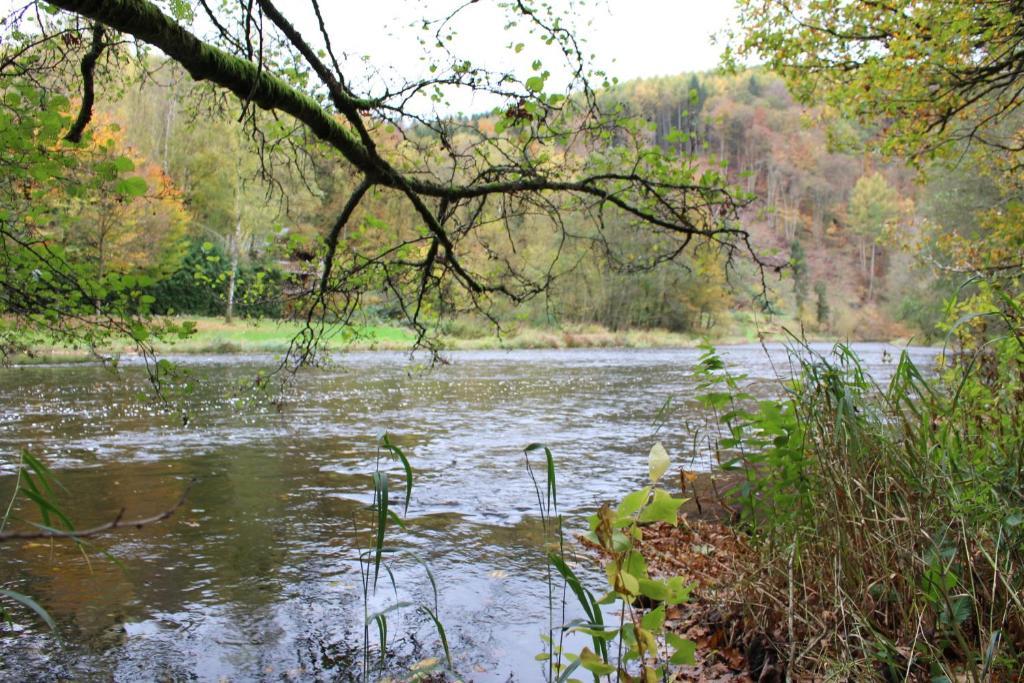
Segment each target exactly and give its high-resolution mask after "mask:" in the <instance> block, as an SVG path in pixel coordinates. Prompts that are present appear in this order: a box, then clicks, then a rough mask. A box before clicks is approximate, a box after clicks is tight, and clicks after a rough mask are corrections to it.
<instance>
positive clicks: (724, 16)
mask: <svg viewBox="0 0 1024 683" xmlns="http://www.w3.org/2000/svg"><path fill="white" fill-rule="evenodd" d="M465 1H466V0H371V1H369V2H358V3H354V2H322V3H321V5H322V7H323V10H324V13H325V22H326V24H327V27H328V31H329V33H330V34H331V36H332V41H333V42H334V47H335V49H336V51H338V52H341V51H344V52H345V53H346V54H347V55H348V59H347V60H346V61H347V62H348V63H347V64H346V65H345V69H346V71H348V72H350V73H352V72H358V71H359V67H358V63H359V59H360V58H362V57H364V56H365V57H367V58H368V61H369V63H372V64H373V65H374V66H375V68H377V69H380V70H381V71H382V72H383V74H384V75H378V76H377V79H378V83H379V82H380V80H381V79H386V78H387V75H386V74H387V73H388V72H390V73H391V74H392V75H393V76H394V77H395V80H403V79H404V78H409V77H410V76H414V75H424V76H425V75H426V71H425V69H426V68H427V66H428V65H429V61H430V60H429V59H426V60H424V59H423V57H424V49H423V47H422V46H421V45H420V43H419V42H418V39H419V38H421V37H423V36H424V35H427V34H425V33H424V32H423V31H422V30H421V28H420V25H421V23H422V22H421V21H419V19H420V18H423V17H426V18H440V17H444V16H446V15H447V14H448V13H450V11H451V9H452V8H453V7H457V6H459V5H462V4H464V3H465ZM550 1H551V3H552V4H553V5H554V6H555V7H556V8H558V9H559V10H561V11H563V12H564V13H566V14H567V15H568V17H567V18H568V19H569V20H570V22H572V23H573V24H574V29H575V32H576V34H577V35H578V36H580V37H582V38H583V39H584V40H585V41H586V45H585V51H586V52H587V53H592V54H593V55H594V59H593V61H592V65H593V66H595V67H597V68H601V69H604V70H605V71H607V72H608V73H609V74H611V75H614V76H617V77H618V78H619V79H621V80H626V79H632V78H638V77H649V76H659V75H667V74H677V73H680V72H683V71H702V70H708V69H713V68H714V67H715V66H716V65H717V64H718V59H719V56H720V54H721V46H720V45H716V44H714V43H713V41H712V35H713V34H714V33H716V32H719V31H721V30H722V29H723V28H725V26H726V24H727V22H728V20H729V19H730V18H731V17H732V15H733V14H734V4H733V0H585V1H584V2H580V1H579V0H550ZM498 4H499V3H498V1H497V0H482V1H480V2H476V3H468V4H467V5H466V7H464V9H463V10H462V11H461V12H460V13H459V15H458V20H457V21H456V22H455V23H454V24H453V28H454V29H455V30H456V31H457V35H456V36H455V38H454V39H453V41H452V44H453V45H454V46H456V47H455V49H456V50H457V52H458V55H459V56H460V58H462V57H465V58H468V59H470V60H471V61H472V62H473V63H474V64H478V65H483V66H486V67H491V68H508V67H510V66H511V67H512V68H513V69H514V70H515V71H516V72H517V73H519V74H524V73H525V75H526V76H528V75H530V74H529V65H530V62H531V61H532V60H533V59H535V58H537V57H542V58H544V59H545V64H544V68H546V69H547V68H550V70H551V71H552V72H553V74H554V76H553V78H552V83H551V85H552V86H554V89H557V75H558V73H559V69H558V66H557V64H556V63H557V62H558V61H559V59H558V56H557V55H556V54H554V53H548V54H547V55H544V48H543V47H542V46H541V47H537V44H538V43H537V41H536V39H534V40H533V41H532V42H531V41H530V40H529V39H528V38H527V37H526V36H525V34H523V33H522V32H521V31H517V30H516V29H512V30H509V29H507V28H506V26H505V24H506V21H507V19H508V15H507V14H506V13H504V12H503V11H501V10H499V9H497V5H498ZM533 4H534V5H538V4H539V3H538V2H534V3H533ZM279 6H280V7H282V8H284V7H287V8H288V11H289V14H290V16H292V17H294V20H295V21H296V23H298V24H305V22H307V21H308V22H310V23H308V24H305V26H303V28H304V29H305V31H306V32H307V35H309V32H310V31H312V32H313V34H314V35H315V34H316V25H315V23H312V21H313V19H312V16H311V15H307V16H306V17H302V14H303V10H304V9H305V7H307V6H306V5H305V3H303V2H295V3H294V4H293V3H292V2H289V3H282V4H281V5H279ZM520 41H522V42H525V43H526V44H527V48H526V49H524V50H523V52H522V54H518V55H517V54H516V53H514V52H513V51H512V50H509V49H508V46H509V45H512V44H515V43H517V42H520ZM399 75H400V77H399ZM356 80H358V79H356ZM452 104H453V108H455V109H458V110H460V111H479V110H481V109H485V108H487V107H489V106H491V105H490V103H487V102H484V101H480V100H479V99H478V100H475V101H474V100H473V99H471V98H463V97H461V96H456V97H455V98H453V103H452Z"/></svg>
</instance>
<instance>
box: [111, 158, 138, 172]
mask: <svg viewBox="0 0 1024 683" xmlns="http://www.w3.org/2000/svg"><path fill="white" fill-rule="evenodd" d="M114 168H115V169H116V170H117V172H118V173H128V172H130V171H134V170H135V162H133V161H132V160H131V159H129V158H128V157H124V156H121V157H117V158H116V159H114Z"/></svg>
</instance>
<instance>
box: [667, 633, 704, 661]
mask: <svg viewBox="0 0 1024 683" xmlns="http://www.w3.org/2000/svg"><path fill="white" fill-rule="evenodd" d="M665 640H667V641H668V644H669V645H671V646H672V649H673V650H675V652H674V653H673V654H672V658H671V659H670V660H669V662H670V663H672V664H687V665H689V666H693V665H694V664H696V663H697V656H696V655H697V643H695V642H693V641H692V640H689V639H687V638H683V637H681V636H678V635H676V634H675V633H672V632H669V633H666V634H665Z"/></svg>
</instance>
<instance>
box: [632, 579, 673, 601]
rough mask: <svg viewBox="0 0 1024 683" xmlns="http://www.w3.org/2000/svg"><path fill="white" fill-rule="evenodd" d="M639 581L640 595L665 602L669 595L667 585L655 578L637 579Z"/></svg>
mask: <svg viewBox="0 0 1024 683" xmlns="http://www.w3.org/2000/svg"><path fill="white" fill-rule="evenodd" d="M638 581H639V583H640V595H646V596H647V597H649V598H650V599H651V600H657V601H658V602H665V601H666V600H667V599H668V597H669V590H668V586H666V585H665V584H664V583H662V582H661V581H657V580H655V579H638Z"/></svg>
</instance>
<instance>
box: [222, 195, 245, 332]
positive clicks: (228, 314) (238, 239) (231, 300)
mask: <svg viewBox="0 0 1024 683" xmlns="http://www.w3.org/2000/svg"><path fill="white" fill-rule="evenodd" d="M241 249H242V190H241V188H240V187H236V188H235V234H234V235H232V236H231V240H230V241H229V243H228V250H229V251H230V258H231V270H229V271H228V303H227V306H226V307H225V308H224V322H227V323H230V322H231V321H232V319H234V317H235V286H236V284H237V281H238V255H239V252H240V251H241Z"/></svg>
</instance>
